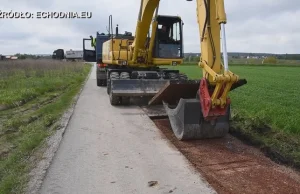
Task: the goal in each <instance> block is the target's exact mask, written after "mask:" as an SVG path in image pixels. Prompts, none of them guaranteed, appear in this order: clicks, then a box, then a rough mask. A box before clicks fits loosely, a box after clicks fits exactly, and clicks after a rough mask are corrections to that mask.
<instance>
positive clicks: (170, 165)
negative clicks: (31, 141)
mask: <svg viewBox="0 0 300 194" xmlns="http://www.w3.org/2000/svg"><path fill="white" fill-rule="evenodd" d="M95 75H96V73H95V67H94V69H93V72H92V73H91V76H90V78H89V80H88V81H87V83H86V85H85V87H84V89H83V91H82V94H81V96H80V98H79V100H78V103H77V105H76V107H75V112H74V114H73V116H72V118H71V120H70V123H69V125H68V128H67V129H66V132H65V135H64V138H63V140H62V142H61V145H60V147H59V150H58V152H57V153H56V156H55V157H54V160H53V162H52V164H51V166H50V168H49V170H48V172H47V175H46V177H45V180H44V182H43V185H42V188H41V193H47V194H48V193H61V194H68V193H70V194H71V193H72V194H75V193H78V194H79V193H80V194H83V193H84V194H90V193H97V194H102V193H103V194H106V193H107V194H117V193H122V194H126V193H128V194H134V193H138V194H148V193H155V194H158V193H180V194H182V193H185V194H187V193H190V194H192V193H197V194H199V193H203V194H205V193H214V190H213V189H212V188H210V186H209V185H208V184H207V183H206V181H205V180H203V179H202V178H201V175H199V174H198V173H196V171H195V170H194V169H193V168H192V167H190V165H189V163H188V162H187V160H186V159H185V158H184V156H183V155H182V154H181V153H180V152H179V151H177V150H176V149H175V148H174V147H173V146H171V144H170V143H168V142H167V140H165V139H164V138H162V135H161V133H160V131H159V129H157V128H156V126H155V124H154V123H153V122H152V121H151V120H150V119H149V118H148V117H147V116H146V115H145V114H143V111H142V110H141V109H140V108H139V107H136V106H130V107H126V108H125V107H113V106H111V105H110V103H109V99H108V95H107V93H106V88H99V87H97V86H96V80H95V79H96V78H95ZM149 181H157V182H154V183H155V184H154V185H153V186H149V184H148V182H149Z"/></svg>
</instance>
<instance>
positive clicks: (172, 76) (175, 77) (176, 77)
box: [169, 73, 178, 80]
mask: <svg viewBox="0 0 300 194" xmlns="http://www.w3.org/2000/svg"><path fill="white" fill-rule="evenodd" d="M169 78H170V79H171V80H178V74H177V73H169Z"/></svg>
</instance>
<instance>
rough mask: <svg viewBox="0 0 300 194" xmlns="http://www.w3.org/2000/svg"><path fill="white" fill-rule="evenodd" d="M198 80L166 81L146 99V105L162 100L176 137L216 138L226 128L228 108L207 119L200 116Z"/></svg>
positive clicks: (222, 134)
mask: <svg viewBox="0 0 300 194" xmlns="http://www.w3.org/2000/svg"><path fill="white" fill-rule="evenodd" d="M199 83H200V81H198V80H180V81H169V82H168V83H167V84H166V85H165V86H164V87H162V88H161V90H160V91H159V92H158V93H157V94H156V95H155V96H154V97H153V98H152V99H151V100H150V101H149V105H155V104H159V103H162V104H163V106H164V109H165V111H166V113H167V115H168V117H169V121H170V124H171V127H172V130H173V132H174V134H175V136H176V137H177V138H178V139H179V140H195V139H207V138H218V137H223V136H225V135H226V134H227V133H228V131H229V118H230V117H229V116H230V107H229V106H228V109H227V113H226V114H225V115H224V116H220V117H218V118H216V119H214V120H211V121H207V120H205V119H204V117H203V115H202V109H201V103H200V100H199V98H198V97H197V91H198V89H199Z"/></svg>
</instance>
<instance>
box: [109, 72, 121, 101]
mask: <svg viewBox="0 0 300 194" xmlns="http://www.w3.org/2000/svg"><path fill="white" fill-rule="evenodd" d="M119 78H120V76H119V73H118V72H111V73H110V75H109V85H108V86H107V93H108V94H109V100H110V104H111V105H113V106H116V105H119V104H120V100H121V99H120V97H119V96H114V95H113V94H112V92H111V80H112V79H119Z"/></svg>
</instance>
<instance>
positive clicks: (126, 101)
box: [121, 96, 130, 105]
mask: <svg viewBox="0 0 300 194" xmlns="http://www.w3.org/2000/svg"><path fill="white" fill-rule="evenodd" d="M121 104H122V105H129V104H130V97H128V96H122V97H121Z"/></svg>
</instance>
